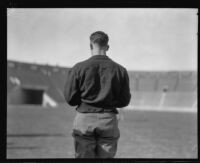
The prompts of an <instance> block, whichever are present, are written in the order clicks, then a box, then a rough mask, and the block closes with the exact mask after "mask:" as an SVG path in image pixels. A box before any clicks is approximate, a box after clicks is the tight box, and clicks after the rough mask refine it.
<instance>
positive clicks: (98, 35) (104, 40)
mask: <svg viewBox="0 0 200 163" xmlns="http://www.w3.org/2000/svg"><path fill="white" fill-rule="evenodd" d="M90 41H91V42H93V43H97V44H98V45H99V46H100V47H104V46H106V45H108V41H109V37H108V35H107V34H106V33H104V32H102V31H97V32H94V33H92V34H91V35H90Z"/></svg>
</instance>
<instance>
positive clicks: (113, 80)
mask: <svg viewBox="0 0 200 163" xmlns="http://www.w3.org/2000/svg"><path fill="white" fill-rule="evenodd" d="M64 97H65V100H66V102H67V103H68V104H69V105H71V106H77V108H76V109H77V111H79V112H82V113H92V112H93V113H97V112H115V113H117V110H116V108H122V107H125V106H127V105H128V104H129V102H130V98H131V94H130V88H129V77H128V73H127V70H126V69H125V68H124V67H123V66H121V65H119V64H118V63H116V62H114V61H113V60H111V59H110V58H109V57H108V56H106V55H96V56H92V57H90V58H89V59H87V60H85V61H83V62H79V63H77V64H76V65H75V66H73V67H72V68H71V69H70V70H69V72H68V75H67V79H66V84H65V88H64Z"/></svg>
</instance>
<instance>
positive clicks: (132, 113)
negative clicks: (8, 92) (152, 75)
mask: <svg viewBox="0 0 200 163" xmlns="http://www.w3.org/2000/svg"><path fill="white" fill-rule="evenodd" d="M74 116H75V110H74V109H73V108H69V107H68V108H67V107H66V106H65V107H64V106H60V107H58V108H55V109H54V108H46V109H44V108H40V107H34V106H27V107H24V106H21V107H19V106H18V107H13V106H12V107H11V106H10V107H9V106H8V108H7V158H74V147H73V139H72V136H71V131H72V123H73V118H74ZM119 128H120V134H121V137H120V139H119V144H118V151H117V154H116V158H197V114H196V113H181V112H158V111H138V110H137V111H136V110H127V111H124V118H123V120H121V121H119Z"/></svg>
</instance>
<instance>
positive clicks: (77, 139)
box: [72, 112, 120, 158]
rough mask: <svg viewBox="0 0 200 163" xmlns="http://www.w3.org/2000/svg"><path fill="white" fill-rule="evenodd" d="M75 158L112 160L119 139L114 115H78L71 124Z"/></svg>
mask: <svg viewBox="0 0 200 163" xmlns="http://www.w3.org/2000/svg"><path fill="white" fill-rule="evenodd" d="M72 136H73V137H74V147H75V158H113V157H114V156H115V154H116V151H117V142H118V139H119V137H120V132H119V128H118V121H117V117H116V114H114V113H79V112H77V114H76V117H75V119H74V124H73V132H72Z"/></svg>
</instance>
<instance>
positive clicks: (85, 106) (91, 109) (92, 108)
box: [76, 102, 118, 114]
mask: <svg viewBox="0 0 200 163" xmlns="http://www.w3.org/2000/svg"><path fill="white" fill-rule="evenodd" d="M76 110H77V111H79V112H81V113H106V112H113V113H116V114H118V111H117V109H116V108H115V107H110V106H101V105H99V104H89V103H84V102H82V103H81V104H80V105H79V106H78V107H77V108H76Z"/></svg>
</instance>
